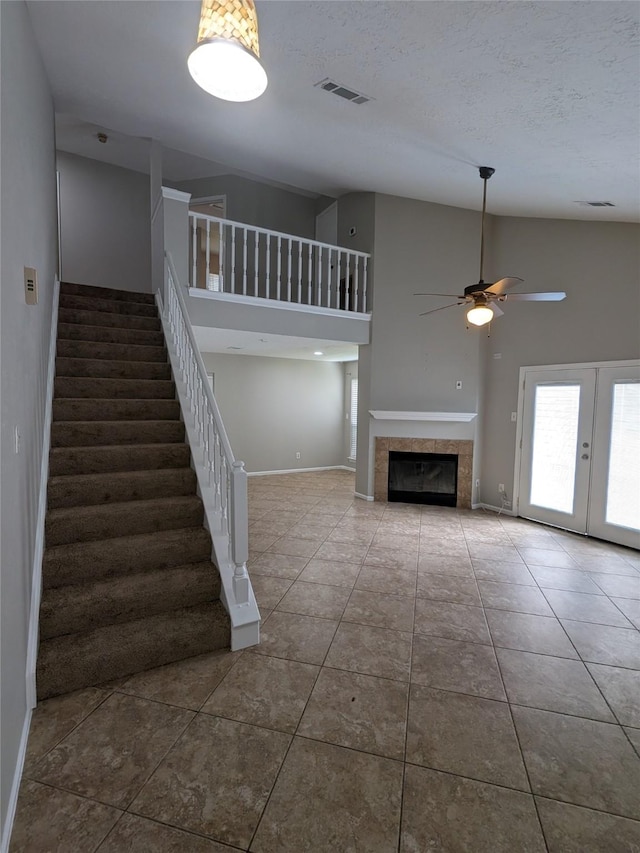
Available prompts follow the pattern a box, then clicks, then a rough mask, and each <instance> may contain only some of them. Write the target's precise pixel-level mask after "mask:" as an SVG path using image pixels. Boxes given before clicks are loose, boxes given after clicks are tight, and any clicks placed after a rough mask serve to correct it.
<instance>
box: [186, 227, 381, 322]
mask: <svg viewBox="0 0 640 853" xmlns="http://www.w3.org/2000/svg"><path fill="white" fill-rule="evenodd" d="M189 227H190V241H189V243H190V245H189V254H190V264H189V269H190V272H189V275H190V282H189V286H190V287H199V288H204V289H206V290H210V291H213V292H218V293H229V294H234V295H236V296H245V297H246V296H249V297H254V298H261V299H270V300H275V301H277V302H287V303H292V304H295V305H301V306H304V305H309V306H315V307H319V308H323V309H326V308H330V309H335V310H339V311H349V312H358V313H366V311H367V273H368V264H369V258H370V255H368V254H366V253H365V252H354V251H350V250H349V249H345V248H344V247H341V246H332V245H330V244H328V243H320V242H318V241H317V240H306V239H304V238H303V237H296V236H294V235H293V234H284V233H282V232H280V231H271V230H270V229H268V228H255V227H253V226H252V225H246V224H244V223H242V222H234V221H233V220H231V219H221V218H220V217H217V216H207V215H205V214H201V213H195V212H193V211H191V212H190V213H189Z"/></svg>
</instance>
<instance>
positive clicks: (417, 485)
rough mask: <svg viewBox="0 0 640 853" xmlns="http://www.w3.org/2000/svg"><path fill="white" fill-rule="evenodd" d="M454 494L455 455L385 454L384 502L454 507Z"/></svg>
mask: <svg viewBox="0 0 640 853" xmlns="http://www.w3.org/2000/svg"><path fill="white" fill-rule="evenodd" d="M457 491H458V457H457V455H455V454H451V453H405V452H400V451H395V450H390V451H389V497H388V500H390V501H402V502H403V503H414V504H431V505H433V506H455V505H456V498H457Z"/></svg>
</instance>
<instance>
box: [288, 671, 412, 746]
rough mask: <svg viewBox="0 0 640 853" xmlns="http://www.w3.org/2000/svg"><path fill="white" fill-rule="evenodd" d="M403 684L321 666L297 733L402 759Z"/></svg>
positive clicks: (404, 688)
mask: <svg viewBox="0 0 640 853" xmlns="http://www.w3.org/2000/svg"><path fill="white" fill-rule="evenodd" d="M408 692H409V685H408V684H405V683H402V682H400V681H392V680H390V679H388V678H374V677H373V676H370V675H359V674H357V673H355V672H343V671H341V670H337V669H330V668H329V667H323V669H322V670H321V672H320V675H319V677H318V681H317V682H316V685H315V687H314V689H313V693H312V694H311V698H310V699H309V702H308V704H307V707H306V709H305V712H304V716H303V717H302V720H301V721H300V726H299V728H298V734H299V735H304V736H305V737H310V738H314V739H315V740H323V741H327V742H328V743H334V744H337V745H338V746H346V747H351V748H352V749H358V750H361V751H362V752H372V753H375V754H376V755H384V756H386V757H387V758H396V759H399V760H402V759H403V758H404V741H405V734H406V724H407V697H408Z"/></svg>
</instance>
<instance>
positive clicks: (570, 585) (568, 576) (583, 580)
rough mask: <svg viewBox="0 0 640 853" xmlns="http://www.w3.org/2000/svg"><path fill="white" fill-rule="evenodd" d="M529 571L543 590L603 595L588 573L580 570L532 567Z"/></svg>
mask: <svg viewBox="0 0 640 853" xmlns="http://www.w3.org/2000/svg"><path fill="white" fill-rule="evenodd" d="M529 571H530V572H531V574H532V575H533V577H534V578H535V579H536V583H537V584H538V586H539V587H541V588H542V589H566V590H569V591H571V592H587V593H590V594H591V595H602V594H603V592H602V590H601V589H600V588H599V587H598V586H596V584H595V583H594V582H593V581H592V580H591V578H590V577H589V575H588V574H587V573H586V572H583V571H580V569H554V568H548V567H546V566H530V567H529Z"/></svg>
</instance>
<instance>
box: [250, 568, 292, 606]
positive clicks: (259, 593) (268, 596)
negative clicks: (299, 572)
mask: <svg viewBox="0 0 640 853" xmlns="http://www.w3.org/2000/svg"><path fill="white" fill-rule="evenodd" d="M292 583H293V581H292V580H290V579H289V578H275V577H272V576H270V575H256V574H255V573H253V572H252V573H251V586H252V587H253V593H254V595H255V597H256V601H257V602H258V607H259V608H260V609H261V610H262V608H263V607H264V608H265V610H273V609H274V607H275V606H276V605H277V604H278V602H279V601H280V599H281V598H282V596H283V595H284V594H285V592H286V591H287V590H288V589H289V587H290V586H291V584H292Z"/></svg>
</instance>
